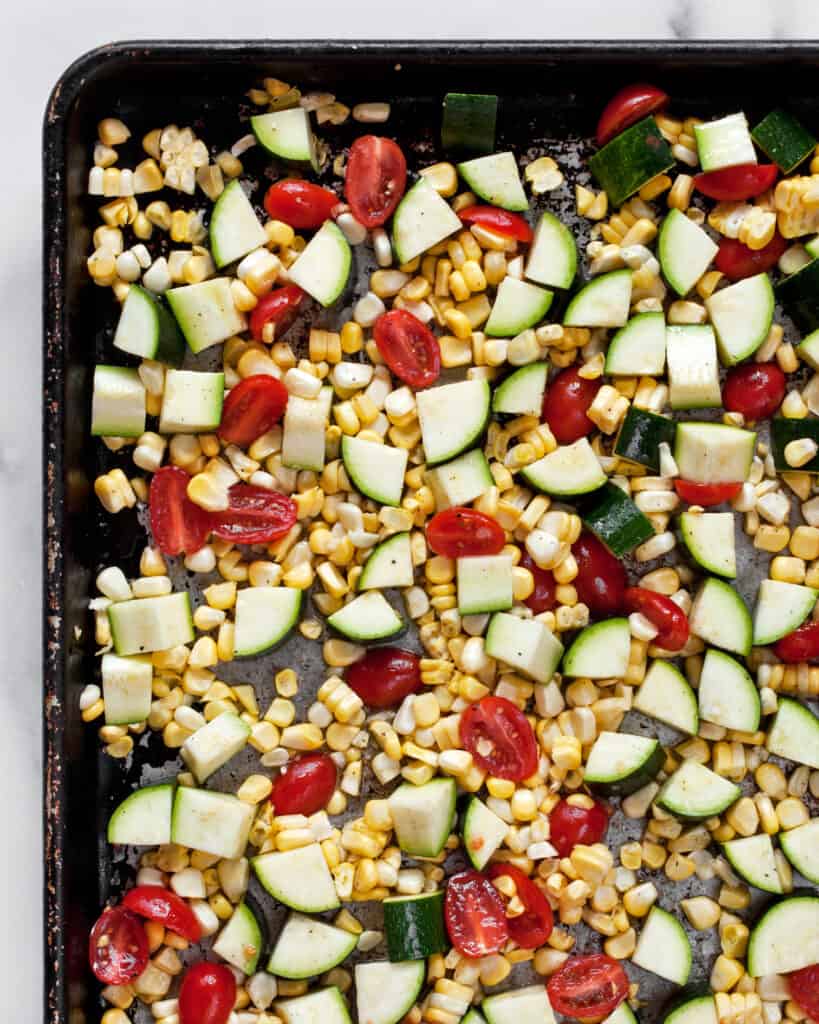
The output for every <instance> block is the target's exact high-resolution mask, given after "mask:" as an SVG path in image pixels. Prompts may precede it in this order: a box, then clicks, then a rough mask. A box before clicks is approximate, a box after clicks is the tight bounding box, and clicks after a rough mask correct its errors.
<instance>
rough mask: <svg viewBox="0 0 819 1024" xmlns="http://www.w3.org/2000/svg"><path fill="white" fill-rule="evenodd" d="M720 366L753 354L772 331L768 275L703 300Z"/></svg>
mask: <svg viewBox="0 0 819 1024" xmlns="http://www.w3.org/2000/svg"><path fill="white" fill-rule="evenodd" d="M705 307H706V309H707V310H708V317H709V319H710V320H711V323H712V324H713V325H714V331H715V333H716V335H717V348H718V349H719V357H720V359H721V360H722V364H723V366H734V365H735V364H736V363H739V362H741V361H742V360H743V359H747V358H748V356H751V355H753V354H754V352H756V350H757V349H758V348H759V346H760V345H761V344H762V342H763V341H764V340H765V339H766V338H767V337H768V334H769V333H770V330H771V323H772V321H773V312H774V291H773V287H772V285H771V279H770V277H768V275H767V274H755V275H754V276H753V277H746V278H745V280H744V281H737V282H736V284H730V285H728V287H727V288H721V289H720V290H719V291H718V292H714V294H713V295H711V296H709V298H707V299H706V300H705Z"/></svg>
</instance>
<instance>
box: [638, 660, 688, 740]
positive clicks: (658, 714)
mask: <svg viewBox="0 0 819 1024" xmlns="http://www.w3.org/2000/svg"><path fill="white" fill-rule="evenodd" d="M632 707H633V708H634V710H635V711H640V712H642V714H644V715H648V716H649V717H651V718H656V719H657V721H658V722H665V724H666V725H670V726H672V727H673V728H674V729H679V730H680V732H687V733H689V735H691V736H696V735H697V732H698V730H699V714H698V712H697V697H696V694H695V693H694V691H693V690H692V689H691V687H690V686H689V684H688V681H687V680H686V678H685V676H684V675H683V674H682V672H680V671H679V669H677V668H675V667H674V666H673V665H671V664H670V663H669V662H667V661H663V660H662V659H658V660H657V661H654V662H652V664H651V668H650V669H649V670H648V672H646V675H645V678H644V679H643V681H642V683H641V684H640V685H639V687H638V688H637V690H636V692H635V696H634V701H633V704H632Z"/></svg>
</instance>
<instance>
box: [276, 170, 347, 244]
mask: <svg viewBox="0 0 819 1024" xmlns="http://www.w3.org/2000/svg"><path fill="white" fill-rule="evenodd" d="M339 201H340V200H339V198H338V196H337V195H336V194H335V192H331V191H330V189H329V188H322V187H321V185H313V184H312V183H311V182H309V181H301V180H299V179H298V178H285V180H284V181H277V182H276V183H275V185H271V186H270V188H269V189H268V190H267V195H266V196H265V197H264V208H265V210H267V212H268V213H269V214H270V216H271V217H272V218H273V220H283V221H284V223H285V224H289V225H290V227H291V228H296V229H297V230H303V229H306V230H308V231H309V230H310V229H312V228H320V227H321V225H322V224H323V223H324V222H325V221H326V220H328V219H329V217H330V214H331V213H332V212H333V208H334V207H336V206H338V204H339Z"/></svg>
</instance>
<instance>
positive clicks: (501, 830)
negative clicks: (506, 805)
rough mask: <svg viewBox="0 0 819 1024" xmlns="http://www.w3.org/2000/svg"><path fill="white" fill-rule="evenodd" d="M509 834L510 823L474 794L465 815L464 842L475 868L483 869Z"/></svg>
mask: <svg viewBox="0 0 819 1024" xmlns="http://www.w3.org/2000/svg"><path fill="white" fill-rule="evenodd" d="M508 834H509V825H507V824H506V822H505V821H504V820H503V818H499V817H498V816H497V814H495V812H494V811H490V810H489V808H488V807H487V806H486V804H485V803H484V802H483V801H482V800H479V799H478V797H476V796H473V797H472V799H471V800H470V801H469V806H468V807H467V809H466V814H465V815H464V824H463V843H464V850H465V851H466V855H467V857H469V860H470V862H471V864H472V866H473V867H474V868H477V870H478V871H482V870H483V869H484V868H485V867H486V865H487V864H488V863H489V861H490V859H491V857H492V855H493V854H494V853H495V852H496V851H497V850H499V849H500V847H501V845H502V844H503V841H504V839H505V838H506V837H507V835H508Z"/></svg>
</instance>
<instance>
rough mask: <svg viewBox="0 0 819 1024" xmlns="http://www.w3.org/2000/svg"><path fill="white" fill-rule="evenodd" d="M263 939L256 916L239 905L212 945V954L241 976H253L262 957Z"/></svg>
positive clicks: (245, 907)
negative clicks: (240, 973) (233, 968)
mask: <svg viewBox="0 0 819 1024" xmlns="http://www.w3.org/2000/svg"><path fill="white" fill-rule="evenodd" d="M263 945H264V938H263V935H262V929H261V925H260V924H259V922H258V920H257V918H256V915H255V914H254V913H253V911H252V910H251V909H250V907H249V906H248V905H247V904H246V903H240V904H239V905H238V906H237V907H236V909H235V910H234V911H233V915H232V916H231V918H230V920H229V921H228V922H227V924H226V925H225V926H224V928H223V929H222V930H221V931H220V932H219V935H218V936H217V938H216V941H215V942H214V943H213V952H214V953H215V954H216V955H217V956H220V957H221V958H222V959H223V960H226V961H227V962H228V963H229V964H230V965H231V966H233V967H235V968H236V969H237V970H239V971H242V973H243V974H247V975H250V974H253V973H255V971H256V966H257V964H258V963H259V957H260V956H261V955H262V946H263Z"/></svg>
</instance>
